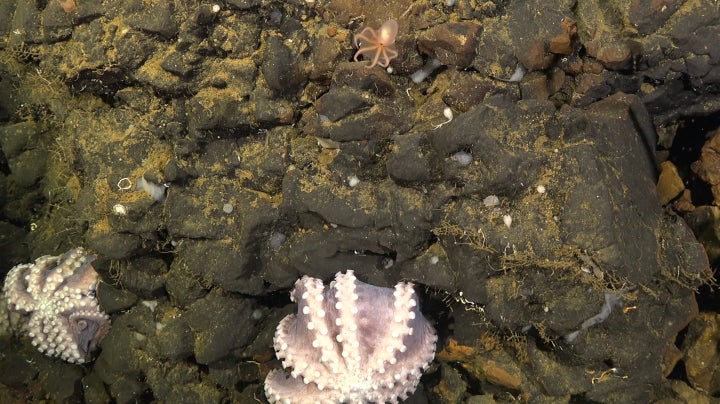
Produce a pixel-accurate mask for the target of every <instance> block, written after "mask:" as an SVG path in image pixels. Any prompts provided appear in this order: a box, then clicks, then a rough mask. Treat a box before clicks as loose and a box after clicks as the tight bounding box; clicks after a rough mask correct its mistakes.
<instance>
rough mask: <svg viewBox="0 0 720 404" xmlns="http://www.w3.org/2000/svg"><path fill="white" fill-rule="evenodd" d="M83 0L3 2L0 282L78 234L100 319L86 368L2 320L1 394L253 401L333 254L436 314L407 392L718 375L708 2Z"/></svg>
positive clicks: (649, 390) (653, 382) (669, 390)
mask: <svg viewBox="0 0 720 404" xmlns="http://www.w3.org/2000/svg"><path fill="white" fill-rule="evenodd" d="M75 3H76V7H75V9H74V10H73V11H71V12H69V13H68V12H66V11H65V10H64V9H63V8H62V7H61V5H60V4H59V2H58V1H56V0H52V1H45V2H22V1H17V2H12V1H11V2H3V3H2V4H0V11H2V13H1V14H2V15H5V16H8V18H4V19H0V45H2V46H0V76H2V80H1V81H0V99H2V100H3V101H4V102H3V103H2V105H0V234H2V235H3V236H4V237H0V247H1V248H0V258H1V259H0V274H2V275H4V274H5V273H6V272H7V271H9V270H10V268H12V267H13V266H15V265H18V264H21V263H24V262H30V261H31V257H39V256H42V255H45V254H48V253H49V252H51V251H67V250H69V249H70V248H71V247H73V246H76V245H85V246H87V247H88V249H89V250H91V251H93V253H94V254H96V255H97V259H96V260H95V261H94V262H93V266H94V267H95V269H96V270H97V273H98V276H99V278H100V279H101V280H102V281H103V282H104V284H102V286H101V287H100V288H98V300H99V301H100V303H101V304H103V305H104V306H106V307H108V308H109V313H108V314H109V315H110V316H111V317H112V320H113V328H112V331H111V332H109V333H108V335H107V336H106V338H105V339H104V340H103V342H102V344H101V346H100V348H101V349H100V350H99V353H98V356H97V359H96V360H95V361H94V362H92V364H89V365H84V366H82V367H80V366H77V365H72V364H68V363H65V362H63V361H61V360H58V359H53V358H49V357H46V356H45V355H42V354H41V353H39V352H38V351H37V350H36V349H35V348H33V347H32V345H31V344H30V340H29V339H28V338H10V336H9V335H3V336H1V337H0V349H2V351H3V352H13V354H11V355H7V356H5V357H3V358H0V368H3V369H7V368H12V369H17V372H15V373H12V374H9V373H7V372H0V373H1V374H0V383H2V384H3V385H4V386H5V387H6V388H4V389H3V393H7V395H8V397H10V396H12V397H13V398H15V399H16V401H21V400H26V401H36V400H40V399H43V400H53V401H80V400H83V399H84V400H85V401H97V402H105V401H109V400H115V401H117V402H128V401H152V400H156V401H164V402H176V401H180V400H184V401H195V402H201V401H235V402H251V401H253V400H254V399H255V398H256V397H262V396H263V391H264V387H263V381H264V380H265V377H266V375H267V374H268V372H269V371H270V370H271V369H277V368H280V363H278V361H276V355H275V352H274V350H273V335H274V333H275V330H276V327H277V325H278V324H279V323H280V321H281V320H282V318H283V317H285V316H286V315H288V314H290V313H292V312H294V311H295V306H294V305H292V304H290V303H291V302H290V301H289V300H288V297H287V296H288V292H289V291H290V289H291V288H292V287H293V285H294V284H295V282H296V281H297V280H298V279H302V278H303V277H304V276H309V277H313V278H317V279H322V280H323V281H330V280H331V279H332V277H333V275H334V274H335V273H336V272H337V271H347V270H352V271H354V273H355V275H356V276H357V277H358V278H359V279H362V280H363V281H364V282H367V283H368V284H371V285H376V286H378V287H383V288H392V287H393V286H394V285H396V284H398V283H399V282H412V283H413V284H414V285H415V289H414V291H415V293H416V294H417V295H418V300H420V301H422V303H423V312H424V314H425V316H426V317H427V319H428V320H429V321H430V322H431V323H433V324H435V325H436V327H437V335H438V342H437V344H438V350H439V352H441V355H439V357H438V358H436V359H435V360H433V361H432V362H430V366H429V368H428V369H427V371H426V372H425V373H424V376H422V378H421V381H420V383H419V384H418V386H419V388H418V389H417V390H416V391H415V393H413V395H414V397H413V399H418V400H425V399H428V398H430V399H432V400H436V401H438V402H457V401H467V402H480V401H482V400H484V399H485V398H488V395H490V394H492V395H494V396H495V397H500V396H503V397H507V398H508V399H510V396H512V398H513V399H516V398H518V397H519V398H522V399H523V400H527V401H557V400H567V399H568V397H569V399H570V400H574V401H587V400H595V401H619V402H646V401H651V400H662V399H664V398H668V397H673V396H677V397H685V398H688V399H690V398H692V399H697V398H698V397H701V396H702V394H704V393H702V392H701V391H700V390H692V389H691V387H692V386H698V388H702V386H703V385H704V384H702V383H704V380H705V379H707V377H709V374H708V372H707V371H706V368H702V367H699V366H695V365H694V364H691V365H692V366H691V368H692V369H694V370H697V371H698V372H699V373H698V374H700V375H701V378H695V377H694V376H693V377H690V376H689V375H688V376H687V377H685V376H684V375H683V372H680V371H679V370H680V369H681V368H682V367H683V366H685V368H686V369H687V365H688V363H684V362H685V361H690V360H691V359H690V358H689V357H688V358H683V357H682V355H681V353H682V351H681V348H682V349H683V350H685V351H686V352H690V351H693V352H706V351H702V350H700V349H699V348H701V346H703V345H702V344H700V343H696V344H695V345H692V346H691V345H690V342H689V341H688V345H687V346H683V347H680V346H676V337H677V335H678V333H680V332H681V330H683V329H684V328H685V327H686V326H687V324H688V323H689V322H691V321H692V319H693V317H694V316H695V315H696V314H697V312H698V311H701V312H707V313H706V314H703V316H708V317H710V316H712V315H713V314H714V313H717V311H718V309H717V306H716V305H713V304H714V303H712V302H716V301H717V292H713V291H710V290H706V288H705V287H704V286H702V285H704V284H706V283H708V282H709V281H710V280H711V276H712V272H711V271H710V268H712V267H715V266H716V264H717V262H716V260H717V259H718V258H719V257H720V241H719V240H718V236H717V234H720V233H718V230H717V229H718V226H720V220H719V219H718V218H720V213H719V212H720V211H719V210H718V208H717V206H712V205H713V203H714V200H715V199H716V198H715V197H714V195H713V193H712V187H713V186H717V184H716V182H717V181H715V178H716V177H717V173H716V172H715V171H717V170H716V167H715V164H714V163H713V161H712V158H713V156H712V154H713V153H714V151H713V150H715V149H717V148H716V147H714V143H713V139H714V138H711V136H710V134H711V133H712V132H714V131H716V130H717V127H718V125H719V122H720V119H719V118H718V117H719V116H720V102H718V100H719V99H720V97H718V80H720V75H719V74H718V72H719V71H720V70H719V69H718V68H717V66H719V65H720V59H719V58H720V51H719V50H718V49H720V48H718V47H719V46H720V41H717V40H712V39H713V38H716V37H718V34H719V32H720V28H719V27H720V11H719V10H718V8H717V4H715V2H714V1H712V0H678V1H671V0H667V1H646V0H638V1H629V2H610V3H608V2H606V1H601V0H588V1H581V2H577V1H572V0H545V1H540V0H531V1H519V0H517V1H516V0H510V1H492V0H491V1H471V0H458V1H456V2H454V4H450V5H448V3H453V2H425V3H423V2H417V1H411V0H400V1H393V2H387V1H384V0H366V1H356V0H337V1H335V0H333V1H328V0H316V1H305V0H289V1H282V2H261V1H259V0H232V1H225V2H217V4H215V3H203V2H199V1H196V0H188V1H183V2H175V3H172V2H171V3H167V4H166V3H163V4H154V3H152V2H146V1H141V0H129V1H120V0H106V1H102V2H93V1H77V2H75ZM389 19H395V20H397V21H398V35H397V39H396V42H395V46H396V49H397V50H398V52H399V56H398V57H397V58H395V59H393V60H392V61H391V62H390V64H389V70H388V69H382V68H380V67H377V66H376V67H374V68H372V69H368V68H366V67H365V66H366V64H365V63H355V62H352V59H353V55H354V54H355V52H356V51H357V49H356V48H355V47H354V46H353V43H352V38H353V35H354V34H355V33H357V31H358V30H359V29H361V28H362V27H364V26H372V27H378V26H380V24H382V23H383V22H385V21H387V20H389ZM429 56H433V57H437V58H438V59H439V60H440V61H441V63H443V64H444V65H443V66H440V67H438V68H436V69H434V70H433V71H432V72H429V75H428V77H427V78H425V79H424V80H422V81H421V82H419V83H415V82H413V81H412V80H411V78H410V75H411V74H412V73H413V72H416V71H417V70H419V69H421V68H422V67H423V66H424V65H425V64H426V62H427V61H428V58H429ZM706 141H709V143H708V144H707V145H705V143H706ZM703 145H705V154H704V155H703V153H702V151H701V150H702V149H703ZM663 161H665V164H664V166H665V167H669V166H670V165H672V166H673V167H675V168H676V170H675V171H673V172H672V173H671V174H672V178H671V180H672V183H668V182H667V181H668V180H667V179H666V178H663V179H662V181H661V184H660V185H661V188H660V190H659V192H658V193H659V195H660V196H661V198H662V202H663V205H664V206H661V204H660V202H659V201H658V200H657V197H656V186H657V185H656V184H657V183H658V177H659V174H660V172H661V171H660V169H659V166H660V165H659V163H660V162H663ZM695 162H697V163H695ZM692 163H695V164H694V165H693V164H692ZM667 170H668V169H666V171H665V174H666V175H665V177H667V174H668V172H669V171H667ZM140 178H144V179H145V183H146V185H147V184H152V187H155V188H159V189H160V191H161V192H162V194H163V198H159V200H157V199H155V198H153V197H152V196H151V195H150V194H148V193H147V192H146V191H145V190H143V189H138V188H137V187H136V184H137V183H138V179H140ZM140 183H141V184H142V181H140ZM670 185H672V187H671V189H669V188H668V187H669V186H670ZM685 220H687V222H688V223H689V224H690V226H689V227H688V226H687V225H686V224H685ZM690 229H692V232H691V230H690ZM693 233H694V234H693ZM695 236H697V237H698V238H699V239H700V240H701V241H702V243H703V245H701V244H699V243H698V242H697V240H696V238H695ZM703 247H704V248H703ZM705 252H707V253H708V255H709V256H710V258H711V259H712V260H713V263H712V264H713V266H709V265H708V260H707V257H706V255H705ZM696 291H697V292H699V294H698V299H697V300H698V301H697V303H696V301H695V300H696V299H695V294H694V293H695V292H696ZM608 296H610V297H611V298H608ZM608 299H609V300H610V301H611V304H606V303H607V302H608ZM702 318H706V317H702ZM590 324H591V325H590ZM692 324H694V325H693V326H692V327H693V328H692V331H693V335H694V336H698V338H697V341H703V343H707V345H708V346H710V345H711V344H712V343H713V341H715V339H713V338H715V337H713V335H714V334H713V333H710V332H707V333H704V331H703V329H705V330H707V329H708V328H707V327H706V328H703V327H700V325H699V323H697V322H695V323H692ZM568 335H573V336H575V337H574V338H568ZM703 335H707V337H703ZM700 337H702V338H700ZM618 341H622V342H623V343H618ZM698 355H702V353H693V358H696V357H698ZM70 368H72V369H74V370H72V371H68V370H67V369H70ZM289 371H292V370H289ZM710 377H711V375H710ZM702 378H704V379H702ZM20 386H30V388H24V389H23V390H22V391H20V390H16V389H18V388H20ZM75 386H83V388H82V389H76V388H75Z"/></svg>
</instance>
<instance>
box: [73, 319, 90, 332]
mask: <svg viewBox="0 0 720 404" xmlns="http://www.w3.org/2000/svg"><path fill="white" fill-rule="evenodd" d="M87 327H88V323H87V321H86V320H85V319H82V320H80V321H78V322H77V323H75V329H76V330H78V331H82V330H84V329H86V328H87Z"/></svg>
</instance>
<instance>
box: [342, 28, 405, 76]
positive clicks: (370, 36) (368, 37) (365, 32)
mask: <svg viewBox="0 0 720 404" xmlns="http://www.w3.org/2000/svg"><path fill="white" fill-rule="evenodd" d="M397 33H398V23H397V21H395V20H388V21H387V22H385V24H383V25H382V26H381V27H380V29H379V30H378V31H376V30H374V29H372V28H370V27H365V28H363V29H362V31H360V32H359V33H357V34H355V37H354V38H353V41H354V42H355V47H356V48H358V50H357V52H355V57H354V60H355V61H356V62H357V61H358V56H360V55H363V57H367V58H368V59H370V60H371V62H370V64H369V65H367V66H365V67H366V68H368V69H369V68H371V67H373V66H375V65H376V64H377V65H380V66H382V67H388V65H389V64H390V61H391V60H393V59H395V58H396V57H397V56H398V51H397V50H395V45H394V44H395V37H396V36H397Z"/></svg>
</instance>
